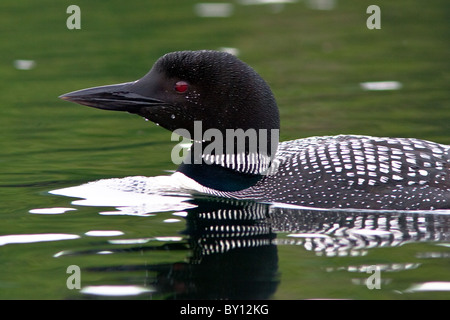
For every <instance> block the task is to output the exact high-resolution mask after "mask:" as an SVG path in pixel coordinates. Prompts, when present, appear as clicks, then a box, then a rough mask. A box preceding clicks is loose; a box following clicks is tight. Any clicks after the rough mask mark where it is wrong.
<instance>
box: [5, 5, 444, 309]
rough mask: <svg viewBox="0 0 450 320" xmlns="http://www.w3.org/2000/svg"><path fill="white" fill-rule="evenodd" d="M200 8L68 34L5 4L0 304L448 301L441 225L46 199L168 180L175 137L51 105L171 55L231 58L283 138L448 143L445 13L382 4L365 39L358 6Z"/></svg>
mask: <svg viewBox="0 0 450 320" xmlns="http://www.w3.org/2000/svg"><path fill="white" fill-rule="evenodd" d="M175 3H176V5H174V4H175ZM196 3H197V2H196V1H183V2H182V3H180V2H179V1H177V2H175V1H151V2H149V3H146V4H142V3H139V4H133V3H129V4H127V6H126V7H124V6H123V3H122V2H121V1H109V2H108V4H101V3H92V2H91V1H78V3H77V5H79V6H80V8H81V12H82V19H83V20H82V28H81V30H77V31H69V30H68V29H67V28H66V24H65V20H66V18H67V14H66V12H65V11H66V5H65V4H59V5H57V6H55V4H54V3H53V2H51V1H40V2H39V5H38V4H36V3H35V2H33V1H20V2H17V1H10V0H5V1H2V3H1V4H0V17H1V19H0V30H3V31H2V41H1V43H0V52H2V54H1V61H0V90H1V93H2V95H1V96H2V98H1V106H0V150H1V157H0V199H1V201H0V217H1V221H2V223H1V225H0V271H1V272H0V298H2V299H97V298H99V299H104V298H111V297H112V298H117V297H119V298H131V299H154V300H157V299H185V298H202V299H204V298H207V299H225V298H248V299H312V298H342V299H422V298H424V299H448V298H450V273H449V267H450V249H449V246H450V241H449V234H450V231H449V226H450V221H449V218H450V216H449V214H448V212H445V211H434V212H432V211H428V212H387V211H383V212H373V211H363V212H362V211H343V210H341V211H334V210H321V209H320V208H294V207H286V206H280V205H276V206H274V205H268V204H260V203H253V202H228V201H223V200H220V199H210V198H199V197H193V196H191V195H189V194H170V195H161V194H156V195H152V196H142V195H140V196H139V195H129V194H126V195H123V194H122V195H120V194H117V193H113V192H109V193H108V192H107V193H98V192H97V191H96V192H92V193H90V194H88V195H87V196H86V197H85V198H83V197H69V196H67V195H60V194H59V195H58V194H55V193H52V192H54V191H55V190H61V189H65V188H70V187H77V186H83V185H84V184H85V183H88V182H91V181H96V180H98V179H108V178H123V177H129V176H146V177H155V176H161V175H165V174H169V173H170V172H171V171H173V170H175V169H176V166H175V165H174V164H173V163H171V161H170V152H171V149H172V147H173V146H174V144H175V143H176V142H175V143H174V142H171V141H170V132H167V131H165V130H164V129H162V128H160V127H158V126H155V125H154V124H152V123H149V122H145V121H144V120H142V119H139V118H138V117H136V116H133V115H129V114H123V113H114V112H106V111H102V110H93V109H90V108H85V107H81V106H77V105H75V104H69V103H67V102H64V101H60V100H58V99H57V97H58V96H59V95H61V94H63V93H66V92H68V91H73V90H77V89H81V88H85V87H90V86H96V85H102V84H110V83H119V82H125V81H132V80H136V79H137V78H139V77H141V76H142V75H144V74H145V73H146V72H147V71H148V69H149V68H150V67H151V65H152V64H153V62H154V61H155V60H156V59H157V58H158V57H159V56H160V55H162V54H163V53H165V52H168V51H173V50H183V49H205V48H207V49H219V48H222V47H229V48H234V52H236V53H238V54H239V57H240V58H241V59H243V60H244V61H246V62H247V63H249V64H250V65H252V66H253V67H254V68H255V69H256V70H257V71H258V72H259V73H261V75H262V76H263V77H264V78H265V79H266V80H267V81H268V83H269V84H270V85H271V87H272V88H273V91H274V94H275V96H276V98H277V100H278V103H279V107H280V114H281V122H282V128H281V138H282V140H288V139H295V138H299V137H307V136H315V135H331V134H366V135H375V136H394V137H416V138H422V139H427V140H433V141H436V142H440V143H445V144H449V143H450V135H449V132H450V107H449V102H450V99H449V91H448V83H449V80H450V79H449V74H450V73H449V62H448V54H449V46H448V36H449V30H450V29H449V22H448V18H447V17H446V15H445V12H446V9H448V5H447V2H445V1H434V2H433V4H427V5H426V6H424V5H423V2H422V1H411V0H408V1H395V3H392V1H379V3H378V5H379V6H380V8H381V17H382V22H381V23H382V24H381V27H382V28H381V29H380V30H368V29H367V27H366V19H367V17H368V15H367V14H366V8H367V7H368V6H369V5H370V4H372V3H371V2H369V1H362V2H358V3H357V4H356V3H355V2H347V1H336V2H335V4H336V5H334V6H332V7H331V8H328V10H317V8H316V7H315V6H312V5H307V3H311V1H308V2H301V1H299V2H295V3H292V4H286V5H285V6H284V7H283V6H277V7H273V6H262V5H254V6H245V5H241V4H238V3H237V2H233V5H234V6H233V8H234V9H233V10H232V12H231V13H230V16H228V17H221V18H211V17H199V16H197V15H196V13H195V10H194V8H195V5H196ZM418 12H420V15H418ZM36 13H39V14H36ZM17 60H31V61H34V64H33V63H31V64H28V68H29V69H27V70H24V69H20V68H19V69H18V66H19V65H20V64H18V63H17V62H15V61H17ZM22 65H23V63H22ZM25 66H27V64H26V63H25ZM380 82H381V87H382V88H383V85H384V86H385V87H384V90H373V88H380ZM367 83H370V84H371V85H369V86H368V87H367ZM374 83H375V87H374ZM376 83H378V87H377V84H376ZM386 83H388V84H389V85H390V87H389V86H388V88H387V89H389V90H386ZM368 89H369V90H368ZM82 188H84V187H82ZM73 266H76V267H79V270H80V272H81V281H80V289H78V288H71V285H73V284H74V282H71V281H70V280H72V278H70V277H71V275H73V270H75V269H73ZM68 271H69V273H68ZM376 274H378V275H379V282H378V283H377V282H375V280H376V279H375V278H374V277H371V276H374V275H376ZM68 280H69V282H68ZM368 280H369V282H367V281H368Z"/></svg>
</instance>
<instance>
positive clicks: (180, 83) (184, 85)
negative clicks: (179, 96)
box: [175, 81, 189, 93]
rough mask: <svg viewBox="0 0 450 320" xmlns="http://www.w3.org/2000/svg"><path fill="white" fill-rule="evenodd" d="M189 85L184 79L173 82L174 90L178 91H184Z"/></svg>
mask: <svg viewBox="0 0 450 320" xmlns="http://www.w3.org/2000/svg"><path fill="white" fill-rule="evenodd" d="M188 87H189V84H188V83H187V82H186V81H178V82H177V83H175V90H176V91H177V92H179V93H183V92H186V91H187V89H188Z"/></svg>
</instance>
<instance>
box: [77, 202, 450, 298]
mask: <svg viewBox="0 0 450 320" xmlns="http://www.w3.org/2000/svg"><path fill="white" fill-rule="evenodd" d="M190 202H191V203H192V204H194V205H195V207H194V208H191V209H188V210H187V215H186V217H185V219H186V229H185V230H184V231H183V232H182V233H183V234H184V235H186V237H185V240H183V241H180V242H175V243H165V244H163V245H159V246H155V245H149V246H147V245H146V246H142V245H137V246H135V247H131V248H128V249H113V250H111V251H112V253H123V252H135V251H138V252H152V251H154V252H177V251H178V252H179V251H180V250H181V251H182V252H185V256H186V258H187V259H186V261H175V262H173V263H163V264H147V263H143V264H135V265H131V264H130V265H128V264H124V265H108V266H101V267H100V266H99V267H96V266H91V267H88V268H86V269H85V270H84V271H85V272H89V273H108V272H112V273H114V274H116V273H117V272H118V273H119V277H120V278H123V279H126V278H127V275H128V274H129V273H130V272H134V271H141V272H144V271H145V272H144V274H145V279H139V280H138V281H136V279H134V282H139V283H146V284H147V288H149V292H151V293H152V296H153V297H155V298H163V299H270V298H271V297H272V296H273V295H274V293H275V292H276V291H277V288H278V286H279V284H280V271H279V263H280V262H279V257H278V248H279V246H280V245H301V246H303V247H304V248H305V249H307V250H310V251H314V252H315V253H316V254H317V255H323V256H328V257H333V256H340V257H342V256H357V255H363V254H365V253H366V252H367V251H368V250H371V249H374V248H380V247H394V246H401V245H403V244H405V243H412V242H414V243H417V242H445V241H448V240H449V239H450V230H449V227H450V215H448V212H447V214H446V212H445V211H442V212H431V211H427V212H425V211H424V212H399V211H391V212H388V211H384V212H383V211H344V210H340V211H337V210H336V211H332V210H315V209H297V208H289V207H287V208H286V207H276V206H273V205H267V204H261V203H254V202H240V201H230V200H220V199H209V198H207V199H196V200H191V201H190ZM100 250H101V248H100V249H99V248H95V249H94V250H90V251H80V252H71V253H70V255H87V254H92V253H96V252H98V251H100ZM108 250H109V249H108ZM374 264H376V263H374ZM377 266H378V267H379V268H381V270H382V271H392V270H395V271H399V270H404V269H407V268H410V267H411V264H401V263H396V264H386V263H384V264H378V265H377ZM366 267H368V266H366ZM361 268H364V266H362V267H361ZM362 271H364V270H362ZM120 274H123V276H122V277H121V276H120ZM125 282H127V281H125ZM82 292H83V291H82ZM100 295H101V294H100Z"/></svg>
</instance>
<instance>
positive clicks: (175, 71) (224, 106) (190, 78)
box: [60, 50, 280, 137]
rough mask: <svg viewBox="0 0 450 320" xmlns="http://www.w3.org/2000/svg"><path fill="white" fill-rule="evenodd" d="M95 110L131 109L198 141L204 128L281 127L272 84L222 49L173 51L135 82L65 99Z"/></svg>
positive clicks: (79, 93) (77, 94)
mask: <svg viewBox="0 0 450 320" xmlns="http://www.w3.org/2000/svg"><path fill="white" fill-rule="evenodd" d="M60 98H61V99H64V100H69V101H72V102H76V103H79V104H82V105H87V106H90V107H94V108H99V109H106V110H117V111H128V112H130V113H135V114H138V115H140V116H142V117H144V118H146V119H149V120H151V121H153V122H155V123H157V124H159V125H160V126H162V127H164V128H166V129H169V130H171V131H174V130H175V129H179V128H184V129H187V130H188V131H189V133H190V135H191V136H190V137H193V133H194V132H193V130H194V121H202V130H203V131H206V130H208V129H211V128H214V129H218V130H221V131H223V132H225V130H226V129H243V130H247V129H250V128H252V129H255V130H258V129H267V130H271V129H279V126H280V122H279V114H278V108H277V105H276V102H275V99H274V97H273V94H272V92H271V90H270V88H269V86H268V85H267V83H266V82H265V81H264V80H263V79H262V78H261V77H260V76H259V75H258V74H257V73H256V72H255V71H254V70H253V69H252V68H251V67H249V66H248V65H247V64H245V63H244V62H242V61H240V60H239V59H237V58H236V57H235V56H233V55H231V54H228V53H224V52H217V51H206V50H204V51H181V52H173V53H168V54H166V55H164V56H163V57H161V58H160V59H159V60H157V61H156V63H155V64H154V66H153V67H152V68H151V70H150V71H149V72H148V73H147V74H146V75H145V76H144V77H142V78H141V79H139V80H137V81H134V82H127V83H122V84H115V85H109V86H101V87H95V88H89V89H84V90H79V91H74V92H71V93H67V94H64V95H62V96H60Z"/></svg>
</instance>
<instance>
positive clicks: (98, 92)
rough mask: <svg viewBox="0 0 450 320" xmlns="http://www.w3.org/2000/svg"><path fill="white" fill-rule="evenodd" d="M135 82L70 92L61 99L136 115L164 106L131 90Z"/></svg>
mask: <svg viewBox="0 0 450 320" xmlns="http://www.w3.org/2000/svg"><path fill="white" fill-rule="evenodd" d="M134 83H135V82H126V83H120V84H113V85H108V86H101V87H94V88H88V89H82V90H78V91H73V92H69V93H66V94H63V95H61V96H59V98H61V99H63V100H67V101H71V102H75V103H78V104H82V105H85V106H89V107H93V108H97V109H104V110H114V111H128V112H132V113H136V112H138V111H139V110H140V108H143V107H149V106H152V105H164V104H165V103H164V102H163V101H161V100H158V99H154V98H150V97H145V96H142V95H140V94H138V93H135V92H132V90H130V89H131V88H132V85H133V84H134Z"/></svg>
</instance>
